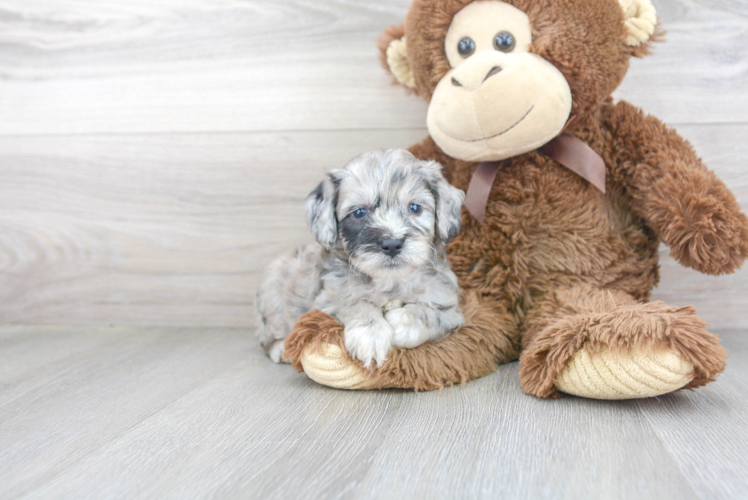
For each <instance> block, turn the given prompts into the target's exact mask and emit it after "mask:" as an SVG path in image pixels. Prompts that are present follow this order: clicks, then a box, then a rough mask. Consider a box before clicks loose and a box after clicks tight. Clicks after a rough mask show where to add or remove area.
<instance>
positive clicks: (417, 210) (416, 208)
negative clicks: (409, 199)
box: [408, 203, 423, 215]
mask: <svg viewBox="0 0 748 500" xmlns="http://www.w3.org/2000/svg"><path fill="white" fill-rule="evenodd" d="M408 210H410V213H412V214H414V215H420V214H421V212H423V207H422V206H421V205H419V204H418V203H411V204H410V206H409V207H408Z"/></svg>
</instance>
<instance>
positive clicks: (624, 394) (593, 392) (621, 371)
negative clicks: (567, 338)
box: [555, 347, 695, 399]
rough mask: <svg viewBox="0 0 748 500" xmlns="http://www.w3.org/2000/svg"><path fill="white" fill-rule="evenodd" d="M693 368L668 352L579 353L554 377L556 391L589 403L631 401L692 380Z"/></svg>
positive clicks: (684, 360)
mask: <svg viewBox="0 0 748 500" xmlns="http://www.w3.org/2000/svg"><path fill="white" fill-rule="evenodd" d="M694 376H695V374H694V366H693V363H691V362H690V361H689V360H688V359H686V358H684V357H683V356H682V355H681V354H679V353H677V352H676V351H671V350H656V351H646V352H642V351H639V350H634V349H632V350H630V351H624V352H623V353H621V352H615V353H614V352H612V351H611V350H610V349H608V348H607V347H606V348H602V349H600V350H599V351H597V352H595V353H593V354H590V353H589V352H588V351H587V350H585V349H582V350H581V351H579V352H577V353H576V354H574V356H572V358H571V359H570V360H569V361H568V362H567V363H566V366H565V367H564V369H563V370H562V371H561V372H560V373H559V374H558V375H557V376H556V379H555V386H556V388H557V389H558V390H560V391H562V392H565V393H567V394H572V395H574V396H581V397H585V398H591V399H635V398H648V397H654V396H661V395H663V394H667V393H669V392H673V391H677V390H678V389H681V388H682V387H684V386H685V385H686V384H688V383H689V382H690V381H691V380H693V378H694Z"/></svg>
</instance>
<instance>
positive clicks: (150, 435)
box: [0, 327, 748, 500]
mask: <svg viewBox="0 0 748 500" xmlns="http://www.w3.org/2000/svg"><path fill="white" fill-rule="evenodd" d="M76 332H77V333H76V334H74V335H71V334H70V330H69V327H61V328H60V329H59V331H55V329H54V328H50V327H45V329H44V330H43V331H42V330H37V329H36V327H25V328H22V329H19V328H15V329H14V330H12V331H11V332H10V334H8V330H7V329H6V328H2V329H0V342H2V341H4V340H5V339H7V338H12V339H16V341H17V342H18V343H19V344H18V348H19V349H18V350H19V351H23V354H20V355H19V358H18V359H19V361H20V360H22V359H26V360H29V361H32V360H33V358H34V356H33V354H32V351H33V350H34V349H36V350H37V351H38V352H39V355H40V356H41V357H42V358H46V359H48V360H49V362H48V363H44V364H41V365H40V366H39V370H37V371H35V372H34V373H29V372H25V371H24V370H23V369H20V370H19V371H17V372H14V373H10V374H9V375H10V379H12V380H18V383H16V384H12V385H4V384H3V385H0V399H2V400H3V401H8V400H9V398H8V397H6V396H7V395H8V393H13V392H18V388H19V387H21V386H25V387H28V389H27V390H26V391H24V392H22V393H18V394H16V397H14V398H12V400H10V401H8V402H6V403H5V404H2V405H0V424H1V425H2V428H3V431H4V432H2V433H0V463H2V464H3V467H2V468H0V496H1V497H3V498H26V499H30V498H87V497H96V498H104V499H108V498H133V499H135V498H185V497H189V498H208V497H210V498H226V499H231V498H268V499H276V498H289V497H292V498H296V497H299V496H303V497H304V498H309V499H318V498H319V499H322V498H324V499H335V498H520V499H523V498H569V499H572V498H574V499H588V498H589V499H598V498H610V499H619V498H620V499H624V498H637V499H642V500H649V499H662V498H679V499H684V500H686V499H697V498H698V499H703V500H707V499H711V498H738V497H740V496H741V495H742V492H744V491H745V487H746V486H747V484H746V477H747V476H746V474H745V472H746V470H748V469H747V467H748V464H746V459H745V458H746V457H745V453H743V447H744V444H745V440H746V437H748V436H746V432H745V429H746V423H747V422H746V414H747V413H748V406H747V405H748V403H746V401H748V399H747V398H746V397H745V389H744V388H743V385H744V384H743V380H744V379H745V377H746V376H747V375H748V373H746V369H747V368H748V343H747V341H746V339H748V337H746V336H745V330H742V331H732V332H723V338H724V340H725V345H726V346H727V348H728V349H729V351H730V353H731V358H730V362H729V364H728V368H727V371H726V372H725V374H724V375H723V376H722V377H721V378H720V380H719V381H718V382H716V383H714V384H710V385H709V386H707V387H705V388H703V389H700V390H698V391H695V392H690V391H689V392H683V393H677V394H673V395H669V396H664V397H660V398H652V399H648V400H645V401H619V402H604V401H589V400H584V399H578V398H568V399H561V400H539V399H536V398H533V397H531V396H528V395H526V394H524V393H522V391H521V389H520V387H519V377H518V364H517V363H512V364H509V365H504V366H502V367H501V368H500V369H499V370H498V371H497V372H496V373H494V374H492V375H490V376H487V377H484V378H482V379H480V380H476V381H473V382H470V383H469V384H467V385H466V386H464V387H454V388H448V389H445V390H443V391H441V392H430V393H420V394H414V393H412V392H408V391H372V392H348V391H338V390H333V389H329V388H325V387H322V386H319V385H316V384H314V383H313V382H311V381H310V380H308V379H307V378H306V377H305V376H304V375H302V374H297V373H295V372H294V371H293V370H291V368H290V367H288V366H287V365H282V366H279V365H275V364H273V363H271V362H270V361H269V360H268V359H267V358H266V357H265V355H264V353H263V352H262V350H261V349H260V347H259V345H257V343H256V341H255V340H254V339H252V338H251V336H249V335H248V334H247V333H246V332H244V331H241V330H236V329H234V330H220V329H209V330H206V329H202V328H201V329H195V328H158V329H151V330H149V331H148V332H143V331H141V330H140V329H138V328H131V329H124V330H122V329H120V330H117V331H107V330H101V329H96V328H95V329H89V328H79V329H77V330H76ZM24 333H25V334H24ZM58 334H59V335H62V336H64V337H65V338H66V346H67V347H66V348H65V349H66V350H68V351H69V352H75V353H78V354H77V355H75V356H65V357H60V358H58V357H57V356H56V355H54V354H50V353H47V352H45V351H49V350H55V351H56V350H57V349H58V344H57V343H56V342H55V341H54V338H53V337H54V336H56V335H58ZM96 336H98V337H100V338H105V339H106V342H103V343H100V344H98V345H91V344H90V339H91V338H94V337H96ZM24 341H25V346H22V345H21V344H23V343H24ZM21 347H23V348H21ZM17 366H18V367H20V366H21V365H20V364H19V365H17ZM32 386H33V387H32Z"/></svg>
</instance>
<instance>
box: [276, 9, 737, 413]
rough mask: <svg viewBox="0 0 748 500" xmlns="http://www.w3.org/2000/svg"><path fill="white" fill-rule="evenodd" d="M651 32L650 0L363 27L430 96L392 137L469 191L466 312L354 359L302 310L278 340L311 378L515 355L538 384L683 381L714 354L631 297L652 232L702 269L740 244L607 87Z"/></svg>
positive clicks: (729, 201)
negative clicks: (437, 328) (455, 321)
mask: <svg viewBox="0 0 748 500" xmlns="http://www.w3.org/2000/svg"><path fill="white" fill-rule="evenodd" d="M657 38H658V32H657V17H656V13H655V9H654V7H653V6H652V4H651V2H650V0H507V1H498V0H477V1H473V0H413V2H412V5H411V7H410V10H409V12H408V15H407V18H406V21H405V23H404V24H403V25H399V26H392V27H390V28H389V29H387V30H386V31H385V32H384V33H383V35H382V37H381V39H380V49H381V56H382V61H383V63H384V66H385V68H387V69H388V70H389V71H390V73H391V74H392V75H393V78H394V79H395V81H396V82H397V83H398V84H401V85H403V86H404V87H406V88H407V89H408V90H409V91H410V92H412V93H414V94H416V95H417V96H419V97H421V98H423V99H425V100H426V101H427V102H428V103H429V108H428V116H427V125H428V130H429V134H430V136H429V137H428V138H426V139H425V140H424V141H423V142H421V143H419V144H416V145H415V146H413V147H411V148H410V151H411V152H412V153H413V154H414V155H415V156H417V157H418V158H421V159H428V160H436V161H438V162H439V163H441V164H442V165H443V166H444V174H445V177H446V178H447V180H449V181H450V182H451V183H452V184H453V185H454V186H456V187H458V188H460V189H463V190H466V191H467V192H468V200H467V201H468V203H467V205H468V208H469V212H468V210H466V209H463V231H462V233H461V234H460V235H458V236H457V237H456V238H455V239H454V240H453V241H452V243H451V244H450V246H449V247H448V255H449V259H450V263H451V266H452V269H453V270H454V272H455V273H456V274H457V277H458V279H459V282H460V286H461V289H462V295H463V296H462V307H463V311H464V313H465V319H466V325H465V327H464V328H462V329H460V330H458V331H456V332H454V333H452V334H451V335H450V336H449V337H448V338H446V339H445V340H443V341H441V342H438V343H434V344H431V343H427V344H424V345H421V346H419V347H417V348H414V349H393V350H392V351H390V353H389V355H388V359H387V361H386V362H385V363H384V364H383V365H382V366H379V367H377V368H376V369H372V370H366V369H364V368H363V367H362V365H361V363H360V362H359V361H357V360H355V359H353V358H351V357H350V356H348V354H347V353H346V352H345V347H344V342H343V328H342V326H341V325H340V324H338V323H337V322H336V321H335V320H334V319H333V318H332V317H330V316H326V315H324V314H322V313H320V312H319V311H312V312H310V313H308V314H306V315H305V316H304V317H302V319H301V320H300V321H299V323H298V324H297V325H296V327H295V330H294V331H293V332H292V334H291V335H290V336H289V337H288V339H287V341H286V345H285V348H286V349H285V353H286V357H287V358H288V359H289V360H291V361H292V362H293V364H294V366H295V367H296V368H297V369H303V370H304V371H305V372H306V373H307V374H308V375H309V376H310V377H311V378H313V379H314V380H316V381H317V382H319V383H322V384H325V385H328V386H332V387H340V388H349V389H373V388H386V387H398V388H411V389H415V390H431V389H436V388H440V387H443V386H447V385H451V384H455V383H465V382H467V381H468V380H470V379H473V378H476V377H481V376H484V375H486V374H489V373H491V372H492V371H494V370H495V369H496V368H497V367H498V365H499V364H501V363H506V362H509V361H513V360H516V359H519V363H520V383H521V385H522V388H523V389H524V390H525V391H526V392H528V393H529V394H533V395H535V396H538V397H541V398H550V397H558V396H559V395H561V394H564V393H565V394H573V395H577V396H583V397H588V398H599V399H626V398H639V397H651V396H658V395H661V394H666V393H669V392H672V391H676V390H679V389H683V388H687V389H692V388H696V387H700V386H702V385H704V384H706V383H708V382H710V381H712V380H714V378H715V377H716V376H717V375H718V374H719V373H720V372H721V371H722V370H723V369H724V366H725V358H726V353H725V351H724V349H723V348H722V347H721V346H720V343H719V339H718V338H717V337H716V336H715V335H713V334H711V333H709V332H708V331H707V330H706V329H705V323H704V322H703V321H702V320H701V319H699V317H698V316H697V315H696V312H695V310H694V309H693V308H692V307H672V306H669V305H667V304H664V303H662V302H649V297H650V291H651V290H652V288H653V287H654V286H655V285H656V284H657V282H658V279H659V277H658V264H657V250H658V245H659V243H660V242H663V243H665V244H666V245H668V246H669V247H670V249H671V254H672V255H673V257H674V258H675V259H677V260H678V261H679V262H680V263H681V264H683V265H685V266H688V267H691V268H694V269H696V270H698V271H701V272H703V273H706V274H714V275H716V274H723V273H731V272H733V271H735V270H736V269H737V268H738V267H739V266H740V265H741V264H742V262H743V260H744V259H745V258H746V256H747V255H748V219H746V217H745V215H744V214H743V213H741V210H740V206H739V205H738V203H737V202H736V200H735V198H734V196H733V195H732V193H731V192H730V191H729V190H728V189H727V188H726V187H725V185H724V184H723V183H722V182H721V181H720V180H719V179H717V177H716V176H715V175H714V174H713V173H712V172H711V171H710V170H709V169H707V167H706V166H705V165H704V164H703V163H702V162H701V160H700V159H699V158H698V156H697V155H696V153H695V152H694V150H693V148H692V147H691V145H690V144H689V143H688V142H687V141H685V140H684V139H683V138H681V137H680V136H679V135H678V134H677V133H676V132H675V131H673V130H672V129H670V128H668V127H666V126H665V125H663V124H662V122H660V121H659V120H658V119H656V118H654V117H651V116H648V115H646V114H645V113H643V112H642V111H641V110H639V109H638V108H636V107H634V106H632V105H631V104H629V103H627V102H618V103H615V102H614V101H613V99H612V98H611V94H612V93H613V91H614V90H615V89H616V88H617V87H618V86H619V85H620V83H621V81H622V80H623V78H624V76H625V74H626V71H627V69H628V66H629V61H630V59H631V58H632V57H643V56H645V55H647V54H649V52H650V44H651V43H652V42H653V41H655V40H656V39H657Z"/></svg>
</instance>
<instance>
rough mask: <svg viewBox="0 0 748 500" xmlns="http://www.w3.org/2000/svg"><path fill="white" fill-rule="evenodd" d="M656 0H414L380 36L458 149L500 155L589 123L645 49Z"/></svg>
mask: <svg viewBox="0 0 748 500" xmlns="http://www.w3.org/2000/svg"><path fill="white" fill-rule="evenodd" d="M656 25H657V15H656V12H655V9H654V6H653V5H652V2H651V0H505V1H500V0H412V3H411V6H410V9H409V11H408V17H407V19H406V21H405V23H404V24H402V25H396V26H391V27H390V28H388V29H387V30H385V32H384V33H383V34H382V37H381V38H380V41H379V46H380V49H381V51H382V52H381V54H382V58H383V62H385V63H386V66H387V67H388V68H389V70H390V73H391V74H392V76H393V77H394V78H395V80H396V81H397V82H399V83H401V84H402V85H404V86H406V87H408V88H410V89H411V90H413V91H414V92H416V93H417V94H419V95H420V96H422V97H423V98H424V99H426V100H427V101H428V102H429V110H428V119H427V123H428V128H429V132H430V134H431V136H432V138H433V139H434V141H435V142H436V143H437V145H438V146H440V147H441V148H442V150H443V151H444V152H445V153H446V154H447V155H449V156H451V157H452V158H457V159H460V160H466V161H492V160H502V159H505V158H510V157H513V156H518V155H521V154H523V153H526V152H529V151H532V150H535V149H537V148H539V147H541V146H543V145H545V144H547V143H548V142H550V141H551V140H553V138H554V137H556V136H557V135H558V134H559V133H560V132H561V131H562V130H563V128H564V126H565V124H566V123H567V122H568V120H569V117H570V116H571V115H575V116H578V117H579V118H580V120H578V121H576V122H574V123H577V124H579V123H584V122H585V117H587V116H590V115H591V114H594V113H595V112H596V110H598V109H599V108H600V106H602V105H603V104H604V103H605V102H607V101H608V100H609V99H610V96H611V94H612V92H613V91H614V90H615V89H616V88H617V87H618V85H619V84H620V83H621V81H622V80H623V78H624V76H625V74H626V71H627V69H628V66H629V61H630V59H631V57H632V56H643V55H646V54H647V53H648V52H649V43H650V39H651V37H652V35H653V34H654V33H655V28H656Z"/></svg>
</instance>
